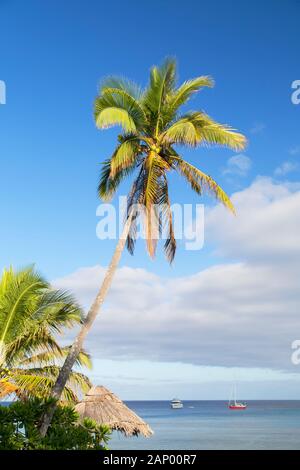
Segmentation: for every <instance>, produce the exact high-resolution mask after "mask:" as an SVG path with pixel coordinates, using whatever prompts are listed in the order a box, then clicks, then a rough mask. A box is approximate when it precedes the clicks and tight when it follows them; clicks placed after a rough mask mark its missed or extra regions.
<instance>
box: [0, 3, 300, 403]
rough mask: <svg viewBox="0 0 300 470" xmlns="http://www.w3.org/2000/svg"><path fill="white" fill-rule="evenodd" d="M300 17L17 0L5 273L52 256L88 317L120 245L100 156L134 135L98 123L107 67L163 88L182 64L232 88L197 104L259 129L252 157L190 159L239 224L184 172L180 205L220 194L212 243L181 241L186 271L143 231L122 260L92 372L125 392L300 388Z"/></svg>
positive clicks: (1, 126) (10, 37) (235, 6)
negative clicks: (149, 247)
mask: <svg viewBox="0 0 300 470" xmlns="http://www.w3.org/2000/svg"><path fill="white" fill-rule="evenodd" d="M154 12H155V14H154ZM299 13H300V2H299V1H298V0H285V1H283V0H265V1H264V2H261V1H258V0H254V1H251V2H250V1H243V2H240V1H237V0H228V1H227V2H222V1H217V0H212V1H211V2H204V1H195V0H187V1H186V2H177V1H171V0H165V1H162V0H161V1H156V0H153V1H151V2H146V1H145V2H137V1H134V0H128V1H127V2H121V1H114V2H101V1H96V0H90V1H89V2H84V1H83V0H72V1H71V0H66V1H65V2H59V1H58V0H51V1H50V0H44V1H43V2H40V1H38V0H27V1H26V2H24V1H20V0H10V1H8V0H0V15H1V20H2V21H1V29H0V54H1V60H0V80H1V81H2V82H5V85H6V103H5V104H0V158H1V172H0V198H1V201H2V204H1V205H0V213H1V229H0V242H1V247H2V249H1V250H0V266H1V267H2V268H3V267H5V266H8V265H10V264H12V265H13V266H15V267H20V266H24V265H27V264H31V263H35V264H36V267H37V268H38V269H39V270H40V271H41V272H42V273H43V274H44V275H45V276H46V277H47V278H48V279H49V280H50V281H51V282H52V283H53V285H54V286H57V287H61V288H66V289H68V290H70V291H72V292H73V293H74V294H75V295H76V297H77V298H78V300H79V301H80V303H81V304H82V305H83V306H84V308H85V309H88V307H89V305H90V303H91V301H92V298H93V295H95V292H96V290H97V286H99V284H100V282H101V279H102V278H103V275H104V271H105V267H106V266H107V264H108V262H109V260H110V257H111V255H112V253H113V249H114V246H115V240H99V239H98V238H97V236H96V227H97V223H98V222H99V217H98V216H97V215H96V211H97V208H98V206H99V204H100V201H99V200H98V198H97V191H96V189H97V183H98V179H99V173H100V168H101V165H100V164H101V162H102V161H103V160H105V159H106V158H107V157H109V156H110V155H111V154H112V151H113V149H114V146H115V142H116V136H117V134H118V129H109V130H106V131H99V130H98V129H96V127H95V124H94V120H93V101H94V98H95V97H96V95H97V91H98V87H99V82H100V80H101V79H102V78H103V77H105V76H107V75H112V74H113V75H121V76H126V77H128V78H130V79H132V80H134V81H136V82H138V83H140V84H141V85H142V86H146V84H147V80H148V76H149V69H150V67H151V66H152V65H154V64H159V63H161V62H162V61H163V59H164V58H165V57H166V56H172V57H176V59H177V61H178V67H179V82H182V81H184V80H186V79H188V78H191V77H195V76H198V75H210V76H212V77H213V78H214V80H215V87H214V88H213V89H205V90H203V91H201V93H199V94H198V95H197V96H195V97H194V98H193V100H192V101H191V102H190V103H189V107H190V108H191V109H203V110H204V111H205V112H207V113H208V114H209V115H211V116H212V117H213V118H214V119H216V120H217V121H219V122H222V123H228V124H230V125H232V126H233V127H234V128H236V129H238V130H239V131H240V132H242V133H244V134H245V135H246V136H247V139H248V146H247V148H246V149H245V151H243V152H242V153H234V152H232V151H231V150H228V149H224V148H209V149H206V148H199V149H196V150H194V149H193V150H187V151H184V152H183V153H184V156H185V157H186V159H188V160H189V161H190V162H191V163H193V164H194V165H197V166H199V167H200V168H201V169H202V170H203V171H205V172H207V173H208V174H210V175H212V176H213V177H214V178H215V179H216V180H217V182H218V183H219V184H220V185H221V186H222V187H223V188H224V189H225V190H226V191H227V192H228V194H230V195H231V196H232V200H233V202H234V203H235V206H236V208H237V217H232V216H231V215H230V214H227V213H225V211H224V209H223V208H221V207H220V206H219V205H217V204H216V203H215V201H213V200H211V199H207V198H204V199H200V200H199V198H198V197H197V196H196V195H194V194H192V193H191V191H190V190H189V188H188V187H187V186H186V185H185V183H184V182H183V181H181V180H180V179H179V178H177V177H175V176H172V177H171V179H170V195H171V199H172V202H174V203H180V204H183V203H192V204H193V206H195V204H197V203H204V204H205V220H204V222H205V223H204V229H205V230H204V236H205V238H204V246H203V248H202V249H201V250H198V251H188V250H187V249H186V247H185V245H184V243H179V247H178V250H177V254H176V259H175V262H174V263H173V265H172V266H169V265H168V263H167V262H166V260H165V258H164V256H163V253H162V252H161V251H160V252H158V253H157V257H156V259H155V260H154V261H152V260H150V259H149V258H148V255H147V254H146V251H145V246H144V242H143V241H142V240H141V241H139V242H138V244H137V249H136V253H135V255H134V257H132V256H130V255H129V254H128V253H127V252H124V254H123V256H122V260H121V263H120V269H119V270H118V273H117V275H116V279H115V282H114V284H113V286H112V289H111V291H110V294H109V296H108V299H107V302H106V303H105V306H104V308H103V311H102V313H101V315H100V316H99V318H98V319H97V321H96V324H95V328H94V329H93V331H92V332H91V334H90V335H89V337H88V339H87V342H86V349H87V350H88V351H89V352H90V353H91V354H92V357H93V361H94V367H93V370H92V371H91V372H90V373H89V374H90V376H91V378H92V380H93V381H94V382H95V383H101V384H103V385H106V386H108V387H110V388H111V389H112V390H114V391H115V392H116V393H118V394H119V395H120V396H121V397H122V398H124V399H169V398H173V396H174V395H178V396H180V397H181V398H186V399H188V398H191V399H197V398H199V399H208V398H215V399H226V398H227V397H228V395H229V389H230V387H231V384H232V383H233V382H234V381H238V382H239V389H240V394H241V395H242V397H241V398H247V399H250V398H292V399H296V398H299V397H300V378H299V371H300V369H299V368H300V366H298V367H297V366H295V365H293V364H292V362H291V354H292V349H291V343H292V342H293V341H294V340H295V339H297V336H299V333H298V331H299V305H300V294H299V287H298V285H299V282H298V280H299V275H300V268H299V266H300V263H299V261H300V259H299V258H300V241H299V235H298V234H299V229H300V222H299V209H300V172H299V170H300V136H299V126H300V105H297V104H295V103H293V102H292V99H291V97H292V93H293V90H292V83H293V82H294V81H295V80H300V70H299V60H298V58H299V53H300V41H299V20H298V18H299ZM128 188H129V185H128V183H125V184H124V185H123V186H121V188H120V191H119V194H120V195H124V194H126V192H127V190H128ZM72 335H73V334H70V333H68V334H67V335H66V337H65V338H64V341H65V342H68V341H70V339H71V338H72Z"/></svg>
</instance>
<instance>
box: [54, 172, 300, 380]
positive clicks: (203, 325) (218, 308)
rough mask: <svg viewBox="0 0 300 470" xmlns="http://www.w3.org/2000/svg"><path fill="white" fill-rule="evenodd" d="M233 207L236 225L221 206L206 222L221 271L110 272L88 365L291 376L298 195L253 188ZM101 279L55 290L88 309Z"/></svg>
mask: <svg viewBox="0 0 300 470" xmlns="http://www.w3.org/2000/svg"><path fill="white" fill-rule="evenodd" d="M233 201H234V203H235V205H236V208H237V211H238V216H237V217H236V218H235V219H234V218H233V217H232V216H229V215H228V214H227V213H226V212H225V210H224V209H223V208H222V207H220V206H217V207H215V208H214V209H212V210H210V211H209V213H208V215H207V218H206V219H207V237H209V239H210V240H213V241H214V242H215V244H216V246H217V247H218V252H219V253H220V254H222V255H223V256H224V257H225V259H224V262H223V263H222V264H217V265H215V266H212V267H210V268H207V269H204V270H202V271H200V272H198V273H196V274H194V275H190V276H186V277H182V278H176V279H167V278H161V277H160V276H157V275H155V274H152V273H149V272H148V271H146V270H144V269H134V268H129V267H122V268H120V269H119V270H118V272H117V275H116V278H115V280H114V283H113V287H112V289H111V291H110V293H109V296H108V299H107V301H106V302H105V306H104V308H103V311H102V313H101V315H100V316H99V318H98V319H97V320H96V324H95V327H94V329H93V331H92V332H91V334H90V336H89V337H88V341H87V348H88V349H89V350H90V351H91V352H92V353H93V356H94V357H96V358H97V357H98V358H103V357H105V358H106V359H113V360H120V359H121V360H122V359H126V360H128V359H131V360H137V359H143V360H155V361H161V362H184V363H190V364H195V365H209V366H222V367H224V366H225V367H259V368H263V367H265V368H273V369H282V370H288V369H290V370H293V371H296V370H297V369H296V368H295V366H292V364H291V361H290V356H291V352H292V350H291V342H292V341H293V340H294V339H296V338H297V337H298V336H299V334H300V331H299V315H300V311H299V305H300V291H299V278H300V239H299V232H300V218H299V212H300V185H295V184H294V185H292V184H288V183H286V184H275V183H274V182H273V181H272V180H271V179H269V178H260V179H258V180H256V181H255V182H254V183H253V184H252V185H251V186H250V187H249V188H247V189H245V190H244V191H240V192H238V193H236V194H234V195H233ZM103 274H104V269H103V268H102V267H97V266H96V267H87V268H81V269H79V270H78V271H76V272H75V273H73V274H71V275H69V276H66V277H64V278H62V279H58V280H57V281H56V282H55V284H56V285H57V286H60V287H63V288H67V289H71V290H72V291H73V292H74V293H75V294H76V296H77V297H78V299H79V300H80V301H81V302H82V303H83V304H84V305H85V306H88V305H89V304H90V303H91V301H92V298H93V296H94V295H95V292H96V290H97V287H98V286H99V283H100V282H101V279H102V278H103Z"/></svg>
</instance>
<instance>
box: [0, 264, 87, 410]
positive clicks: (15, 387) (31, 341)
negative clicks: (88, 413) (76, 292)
mask: <svg viewBox="0 0 300 470" xmlns="http://www.w3.org/2000/svg"><path fill="white" fill-rule="evenodd" d="M80 322H82V311H81V309H80V308H79V307H78V305H76V303H75V302H74V300H73V298H72V297H71V296H69V295H68V294H66V293H64V292H61V291H58V290H54V289H51V287H50V285H49V284H48V282H47V281H45V280H44V279H43V278H42V277H41V276H40V275H39V274H38V273H37V272H35V271H34V269H33V268H32V267H30V268H26V269H22V270H20V271H17V272H15V271H14V270H13V269H12V268H10V269H8V270H5V271H4V272H3V275H2V278H1V279H0V350H1V356H0V399H2V400H3V398H5V397H6V396H8V395H10V394H11V393H14V394H15V395H17V396H18V397H19V398H27V397H40V398H45V397H47V396H49V395H50V391H51V389H52V387H53V385H54V383H55V381H56V379H57V377H58V374H59V370H60V365H61V364H62V362H63V360H64V359H65V357H66V356H67V354H68V352H69V349H70V348H69V347H60V346H59V344H58V342H57V335H58V334H60V333H62V331H63V330H64V329H65V328H66V327H71V326H73V325H75V324H78V323H80ZM77 363H78V364H79V365H85V366H87V367H90V366H91V362H90V358H89V356H88V355H87V354H86V353H85V352H83V351H81V352H80V353H79V356H78V358H77ZM90 385H91V384H90V381H89V379H88V378H87V377H86V376H85V375H83V374H82V373H79V372H72V373H71V374H70V377H69V379H68V382H67V384H66V387H65V389H64V391H63V394H62V397H61V398H62V400H63V401H72V402H73V401H77V398H78V394H80V393H81V394H82V393H85V392H86V391H87V390H88V389H89V388H90Z"/></svg>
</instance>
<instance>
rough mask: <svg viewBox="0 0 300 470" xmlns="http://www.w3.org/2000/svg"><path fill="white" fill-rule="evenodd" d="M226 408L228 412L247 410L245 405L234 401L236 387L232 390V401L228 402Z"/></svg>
mask: <svg viewBox="0 0 300 470" xmlns="http://www.w3.org/2000/svg"><path fill="white" fill-rule="evenodd" d="M228 408H229V409H230V410H245V409H246V408H247V403H242V402H238V401H237V400H236V385H235V386H234V389H233V400H231V399H230V400H229V402H228Z"/></svg>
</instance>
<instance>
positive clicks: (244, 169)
mask: <svg viewBox="0 0 300 470" xmlns="http://www.w3.org/2000/svg"><path fill="white" fill-rule="evenodd" d="M251 164H252V162H251V159H250V158H249V157H247V156H246V155H243V154H239V155H234V156H233V157H231V158H229V160H228V161H227V165H226V168H225V169H224V171H223V174H224V175H237V176H246V175H247V174H248V172H249V170H250V168H251Z"/></svg>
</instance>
